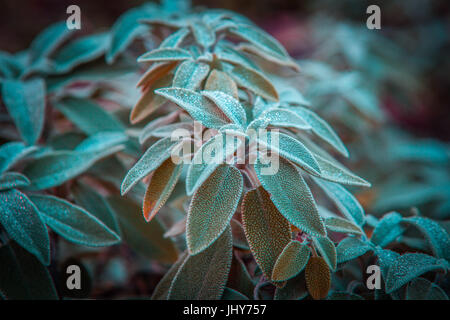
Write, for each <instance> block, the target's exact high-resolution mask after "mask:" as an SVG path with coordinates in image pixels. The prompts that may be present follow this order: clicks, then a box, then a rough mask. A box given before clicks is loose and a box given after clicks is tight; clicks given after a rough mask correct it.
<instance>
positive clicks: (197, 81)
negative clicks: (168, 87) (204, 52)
mask: <svg viewBox="0 0 450 320" xmlns="http://www.w3.org/2000/svg"><path fill="white" fill-rule="evenodd" d="M208 73H209V65H207V64H206V63H201V62H197V61H194V60H186V61H183V62H182V63H181V64H180V65H179V66H178V68H177V71H176V72H175V76H174V77H173V83H172V87H178V88H185V89H191V90H195V89H197V88H198V87H199V86H200V85H201V83H202V82H203V80H205V78H206V76H207V75H208Z"/></svg>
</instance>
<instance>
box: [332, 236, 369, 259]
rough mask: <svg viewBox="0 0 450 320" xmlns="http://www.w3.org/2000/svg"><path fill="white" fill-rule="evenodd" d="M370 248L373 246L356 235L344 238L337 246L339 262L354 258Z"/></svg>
mask: <svg viewBox="0 0 450 320" xmlns="http://www.w3.org/2000/svg"><path fill="white" fill-rule="evenodd" d="M370 250H373V248H372V246H370V244H368V243H367V242H364V241H362V240H360V239H358V238H354V237H348V238H344V239H343V240H341V242H339V244H338V246H337V248H336V255H337V263H343V262H346V261H350V260H353V259H355V258H358V257H359V256H362V255H363V254H365V253H366V252H367V251H370Z"/></svg>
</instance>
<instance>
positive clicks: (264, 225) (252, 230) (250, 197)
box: [242, 186, 291, 279]
mask: <svg viewBox="0 0 450 320" xmlns="http://www.w3.org/2000/svg"><path fill="white" fill-rule="evenodd" d="M242 222H243V226H244V230H245V235H246V237H247V241H248V243H249V245H250V248H251V251H252V253H253V255H254V257H255V260H256V262H257V263H258V265H259V266H260V268H261V270H262V271H263V273H264V275H265V276H266V278H267V279H271V276H272V273H273V269H274V266H275V263H276V261H277V259H278V256H279V255H280V254H281V252H282V251H283V250H284V248H285V247H286V245H288V243H289V242H290V240H291V232H290V228H289V223H288V222H287V220H286V219H285V218H284V217H283V216H282V215H281V213H280V212H279V211H278V209H277V208H276V207H275V205H274V204H273V203H272V201H271V200H270V195H269V193H267V191H266V190H264V189H263V188H262V187H261V186H260V187H258V188H256V189H253V190H250V191H248V192H247V193H246V194H245V196H244V200H243V201H242Z"/></svg>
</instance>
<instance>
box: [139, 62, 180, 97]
mask: <svg viewBox="0 0 450 320" xmlns="http://www.w3.org/2000/svg"><path fill="white" fill-rule="evenodd" d="M177 65H178V61H169V62H160V63H155V64H153V65H152V66H151V67H150V68H148V70H147V71H146V72H145V73H144V74H143V75H142V77H141V78H140V79H139V81H138V83H137V85H136V87H142V90H143V91H146V90H147V89H148V88H149V87H151V86H153V84H154V83H155V82H156V81H158V80H159V79H162V78H163V77H165V76H166V75H167V74H168V73H169V72H170V71H172V69H174V68H175V67H176V66H177Z"/></svg>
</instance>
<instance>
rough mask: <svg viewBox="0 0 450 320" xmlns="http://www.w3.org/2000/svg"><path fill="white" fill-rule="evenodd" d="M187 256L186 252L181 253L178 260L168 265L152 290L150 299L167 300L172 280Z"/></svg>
mask: <svg viewBox="0 0 450 320" xmlns="http://www.w3.org/2000/svg"><path fill="white" fill-rule="evenodd" d="M187 257H188V254H187V252H184V253H182V254H181V255H180V257H179V258H178V260H177V261H176V262H175V263H174V264H173V265H172V266H171V267H170V269H169V270H168V271H167V272H166V274H165V275H164V277H162V279H161V280H160V281H159V282H158V285H157V286H156V288H155V291H153V294H152V300H167V298H168V295H169V290H170V286H171V285H172V281H173V280H174V278H175V275H176V274H177V272H178V270H179V269H180V267H181V266H182V265H183V263H184V261H185V260H186V258H187Z"/></svg>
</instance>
